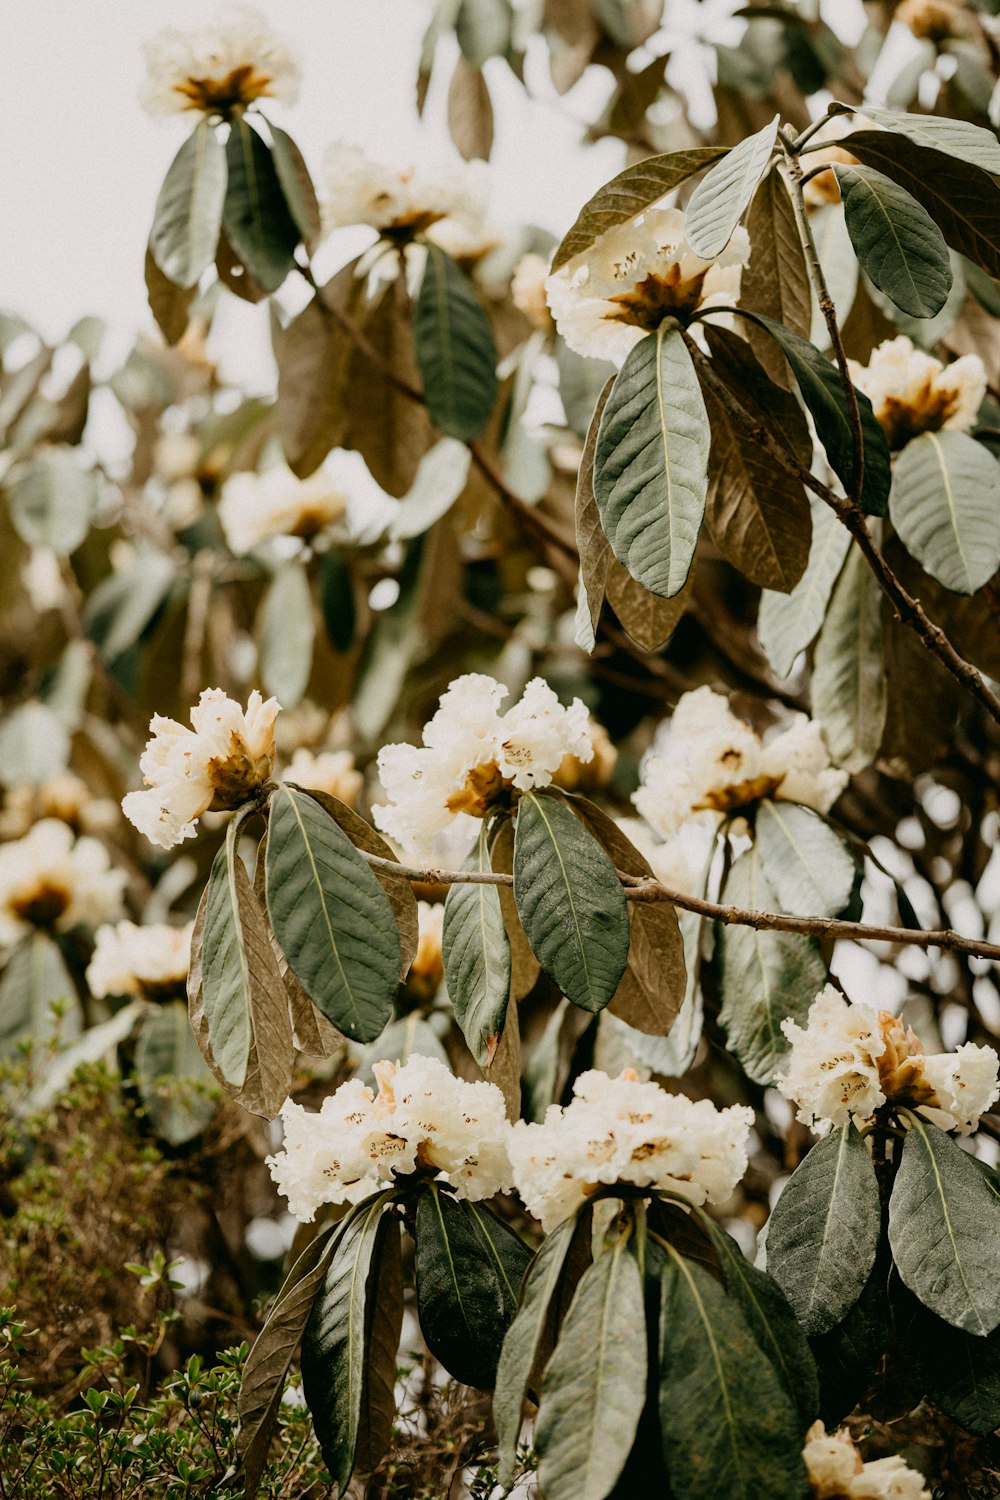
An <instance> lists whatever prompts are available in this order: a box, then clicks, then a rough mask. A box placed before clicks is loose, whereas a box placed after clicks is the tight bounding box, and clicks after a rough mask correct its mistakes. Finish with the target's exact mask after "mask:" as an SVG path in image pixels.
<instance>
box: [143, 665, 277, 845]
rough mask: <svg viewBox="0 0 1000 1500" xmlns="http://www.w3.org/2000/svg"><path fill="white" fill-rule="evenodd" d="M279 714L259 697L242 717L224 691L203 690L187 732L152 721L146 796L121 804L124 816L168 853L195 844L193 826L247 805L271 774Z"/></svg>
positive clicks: (171, 721)
mask: <svg viewBox="0 0 1000 1500" xmlns="http://www.w3.org/2000/svg"><path fill="white" fill-rule="evenodd" d="M278 711H279V704H278V700H277V699H276V698H268V699H267V701H266V702H265V701H264V700H263V699H262V698H261V695H260V693H258V692H257V691H256V690H255V691H254V692H252V693H251V694H250V697H249V700H248V702H247V708H246V712H245V713H244V711H243V709H242V708H241V707H240V705H239V704H238V703H236V702H234V700H233V699H232V698H229V697H227V696H226V694H225V693H224V692H223V691H222V690H221V688H206V690H205V691H204V692H203V693H202V695H201V698H200V700H199V702H198V705H197V707H196V708H193V709H192V710H191V724H192V726H193V727H192V728H191V729H188V728H187V727H186V726H185V725H183V724H178V723H177V721H176V720H175V719H167V718H164V717H163V715H162V714H155V715H154V716H153V719H152V722H151V723H150V726H149V727H150V729H151V730H152V731H153V735H152V738H151V739H150V740H149V741H148V742H147V744H146V748H145V750H144V751H143V754H142V758H141V760H140V761H139V769H140V770H141V771H142V774H143V778H144V780H145V782H146V788H147V789H146V790H145V791H142V792H129V793H128V795H127V796H126V797H125V798H124V799H123V801H122V811H123V812H124V814H125V816H126V817H127V818H128V819H129V821H130V822H132V823H134V824H135V826H136V828H138V830H139V832H140V833H144V834H145V835H146V837H147V838H148V839H149V841H150V843H152V844H158V845H159V846H160V847H161V848H163V849H170V848H172V847H173V845H174V844H179V843H180V842H181V841H182V839H187V838H193V837H194V834H195V821H196V820H197V819H198V818H199V817H200V816H201V814H202V813H203V812H207V811H208V809H209V808H210V807H211V808H218V809H224V808H232V807H238V806H239V805H240V804H241V803H242V802H246V801H248V800H249V798H250V797H251V796H252V795H253V794H254V792H255V791H256V790H258V788H259V787H261V786H262V785H263V783H264V782H265V781H266V780H267V779H268V777H269V776H270V774H271V769H272V767H273V765H274V721H275V718H276V716H277V714H278Z"/></svg>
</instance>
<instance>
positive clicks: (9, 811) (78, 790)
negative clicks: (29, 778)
mask: <svg viewBox="0 0 1000 1500" xmlns="http://www.w3.org/2000/svg"><path fill="white" fill-rule="evenodd" d="M42 818H57V819H58V820H59V822H60V823H68V824H69V826H70V828H72V829H73V831H74V833H99V832H103V831H105V830H106V829H109V828H111V827H113V825H114V824H115V823H116V822H117V820H118V808H117V805H116V804H115V803H114V802H111V801H110V800H109V799H108V798H106V797H95V796H94V795H93V794H92V792H91V790H90V788H89V787H88V786H87V783H86V782H85V781H83V780H82V778H81V777H79V776H77V775H76V774H75V772H73V771H57V772H56V773H55V774H54V775H53V776H48V777H46V779H45V780H44V781H42V782H40V783H39V784H38V785H37V786H33V785H30V784H29V783H27V782H19V783H17V784H16V785H15V786H12V787H10V788H9V789H8V791H7V793H6V795H5V796H4V799H3V810H2V811H0V838H5V839H17V838H22V837H23V836H24V835H25V834H26V833H27V832H28V831H29V830H30V829H31V828H32V826H33V825H34V824H35V823H37V822H39V821H40V820H41V819H42Z"/></svg>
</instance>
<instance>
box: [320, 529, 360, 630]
mask: <svg viewBox="0 0 1000 1500" xmlns="http://www.w3.org/2000/svg"><path fill="white" fill-rule="evenodd" d="M319 607H320V610H321V611H322V614H323V625H324V627H325V629H326V638H327V640H328V641H329V642H330V645H331V646H332V647H333V649H334V651H350V649H351V647H352V646H353V645H354V636H355V628H356V625H357V612H356V610H355V605H354V582H353V579H352V578H351V573H350V569H349V568H347V567H346V566H345V563H344V560H343V558H342V557H341V555H340V553H339V552H336V551H334V549H333V548H331V549H330V551H329V552H327V553H326V554H325V555H324V557H323V561H322V562H321V563H320V568H319Z"/></svg>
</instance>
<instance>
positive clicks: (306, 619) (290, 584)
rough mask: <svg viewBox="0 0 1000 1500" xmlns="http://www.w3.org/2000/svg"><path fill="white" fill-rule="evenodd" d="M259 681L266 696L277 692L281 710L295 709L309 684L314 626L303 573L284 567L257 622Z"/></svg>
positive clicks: (297, 565)
mask: <svg viewBox="0 0 1000 1500" xmlns="http://www.w3.org/2000/svg"><path fill="white" fill-rule="evenodd" d="M258 628H259V630H260V680H261V685H262V686H263V689H264V691H265V693H275V694H277V693H280V694H281V705H282V707H283V708H294V707H295V705H296V703H298V702H299V700H300V699H301V698H302V695H303V694H304V693H305V690H306V688H307V687H308V685H309V676H310V673H311V672H312V659H313V644H314V642H315V639H316V624H315V620H314V619H313V605H312V592H311V590H310V588H309V580H308V578H307V577H306V570H305V568H304V567H303V566H302V564H301V563H299V562H288V563H285V564H283V566H282V567H280V568H279V569H278V570H277V572H276V573H275V575H274V577H273V579H272V580H271V584H270V586H269V588H268V590H267V593H266V594H265V595H264V599H263V602H262V604H261V607H260V616H259V622H258Z"/></svg>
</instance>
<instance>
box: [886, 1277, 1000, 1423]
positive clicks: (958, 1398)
mask: <svg viewBox="0 0 1000 1500" xmlns="http://www.w3.org/2000/svg"><path fill="white" fill-rule="evenodd" d="M912 1312H913V1316H912V1319H911V1321H910V1323H909V1326H908V1329H907V1340H906V1345H907V1348H906V1352H907V1354H908V1355H909V1356H910V1357H911V1358H912V1359H913V1360H914V1361H915V1362H916V1364H917V1365H918V1367H919V1369H920V1372H921V1375H922V1377H923V1383H924V1390H925V1392H926V1395H927V1397H928V1398H929V1399H930V1400H931V1401H933V1403H934V1405H935V1406H939V1407H940V1408H941V1410H942V1411H943V1412H946V1413H947V1415H948V1416H949V1417H951V1419H952V1420H953V1421H955V1422H958V1423H959V1425H960V1426H962V1427H964V1428H965V1429H966V1431H967V1432H974V1433H975V1434H976V1435H977V1437H987V1436H989V1434H990V1433H993V1432H995V1431H996V1429H997V1428H998V1427H1000V1329H994V1330H993V1332H992V1333H991V1334H990V1335H989V1336H988V1337H987V1338H977V1337H976V1336H975V1335H974V1334H971V1333H964V1332H963V1331H962V1330H961V1329H960V1328H953V1327H952V1326H951V1324H950V1323H945V1322H944V1320H943V1319H941V1318H936V1317H935V1316H934V1314H933V1313H930V1312H928V1311H927V1309H926V1308H925V1307H923V1306H921V1304H920V1303H919V1302H917V1300H916V1298H913V1299H912Z"/></svg>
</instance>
